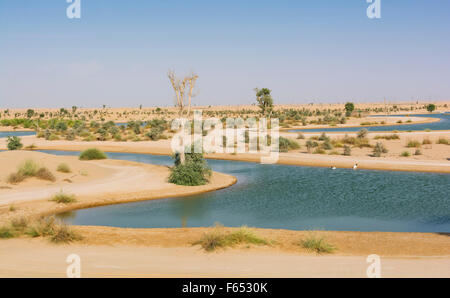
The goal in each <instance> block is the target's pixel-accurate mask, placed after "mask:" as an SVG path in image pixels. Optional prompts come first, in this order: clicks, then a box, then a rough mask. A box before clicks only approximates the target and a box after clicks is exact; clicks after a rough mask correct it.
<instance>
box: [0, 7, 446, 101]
mask: <svg viewBox="0 0 450 298" xmlns="http://www.w3.org/2000/svg"><path fill="white" fill-rule="evenodd" d="M68 6H69V4H68V3H66V0H39V1H36V0H0V108H4V107H6V108H28V107H54V108H60V107H71V106H73V105H76V106H78V107H101V106H102V105H103V104H105V105H107V106H108V107H125V106H126V107H133V106H136V107H137V106H139V105H141V104H142V105H143V106H145V107H147V106H159V107H164V106H171V105H173V102H174V95H173V90H171V87H170V84H169V81H168V79H167V75H166V74H167V71H168V70H169V69H174V70H175V71H176V73H177V74H178V75H179V76H183V75H185V74H188V73H189V72H191V71H194V72H196V73H197V74H198V75H199V80H198V84H197V90H196V97H195V99H194V103H195V104H196V105H230V104H233V105H236V104H251V103H253V102H255V93H254V91H253V90H254V88H256V87H259V88H269V89H271V90H272V95H273V97H274V100H275V103H283V104H296V103H297V104H304V103H326V102H345V101H354V102H375V101H383V100H384V98H386V100H387V101H389V102H394V101H411V100H414V101H416V100H419V101H421V102H432V101H439V100H450V38H449V37H450V1H448V0H381V19H369V18H368V17H367V15H366V10H367V7H368V6H369V4H368V3H367V2H366V0H341V1H339V0H277V1H275V0H272V1H269V0H228V1H219V0H127V1H125V0H81V18H80V19H69V18H68V17H67V15H66V9H67V7H68Z"/></svg>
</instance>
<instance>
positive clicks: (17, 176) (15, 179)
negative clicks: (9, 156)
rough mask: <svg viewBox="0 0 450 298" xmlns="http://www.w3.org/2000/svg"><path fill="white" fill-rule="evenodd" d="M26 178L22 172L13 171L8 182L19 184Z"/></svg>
mask: <svg viewBox="0 0 450 298" xmlns="http://www.w3.org/2000/svg"><path fill="white" fill-rule="evenodd" d="M25 178H26V177H25V176H24V175H22V174H21V173H12V174H10V175H9V176H8V179H7V182H8V183H9V184H17V183H20V182H22V181H23V180H25Z"/></svg>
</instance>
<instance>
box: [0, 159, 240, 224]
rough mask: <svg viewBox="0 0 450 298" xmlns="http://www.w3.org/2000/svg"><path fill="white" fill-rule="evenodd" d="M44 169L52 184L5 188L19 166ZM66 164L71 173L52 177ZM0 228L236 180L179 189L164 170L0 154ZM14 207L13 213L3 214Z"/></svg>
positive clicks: (216, 179)
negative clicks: (61, 200)
mask: <svg viewBox="0 0 450 298" xmlns="http://www.w3.org/2000/svg"><path fill="white" fill-rule="evenodd" d="M29 159H32V160H34V161H36V162H37V163H38V164H40V165H43V166H46V167H47V168H48V169H49V170H50V171H51V172H52V173H54V175H55V176H56V179H57V180H56V181H55V182H49V181H43V180H39V179H37V178H28V179H27V180H25V181H24V182H21V183H20V184H18V185H12V184H9V183H7V182H6V178H7V175H9V174H10V173H12V172H15V171H16V169H17V167H18V166H19V165H20V164H21V163H23V162H24V161H25V160H29ZM60 163H66V164H67V165H69V167H70V168H71V170H72V172H71V173H68V174H63V173H58V172H57V171H56V167H57V165H58V164H60ZM0 169H1V172H2V173H4V174H3V175H2V176H1V177H0V215H1V217H0V222H1V221H8V220H9V219H10V218H11V217H12V216H15V217H17V216H19V215H25V216H30V215H33V216H39V215H42V214H53V213H58V212H64V211H67V210H74V209H81V208H89V207H96V206H102V205H110V204H119V203H125V202H132V201H141V200H150V199H159V198H170V197H177V196H188V195H194V194H198V193H204V192H208V191H213V190H217V189H221V188H225V187H228V186H230V185H232V184H234V183H235V182H236V178H235V177H232V176H229V175H226V174H221V173H216V172H214V173H213V175H212V177H211V181H210V183H209V184H207V185H202V186H194V187H187V186H179V185H174V184H170V183H168V182H167V177H168V175H169V169H168V168H167V167H164V166H155V165H147V164H140V163H134V162H128V161H119V160H101V161H89V162H86V161H79V160H78V159H77V157H70V156H54V155H49V154H44V153H40V152H29V151H14V152H11V151H10V152H0ZM61 190H63V191H64V192H65V193H68V194H74V195H76V199H77V202H76V203H73V204H70V205H64V204H57V203H54V202H50V201H49V199H50V198H51V197H52V196H53V195H54V194H56V193H58V192H59V191H61ZM11 205H14V206H15V207H16V208H17V209H18V212H8V209H9V206H11Z"/></svg>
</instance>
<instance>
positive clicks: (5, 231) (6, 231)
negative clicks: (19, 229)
mask: <svg viewBox="0 0 450 298" xmlns="http://www.w3.org/2000/svg"><path fill="white" fill-rule="evenodd" d="M14 237H15V233H14V229H13V228H12V227H6V226H4V227H0V239H9V238H14Z"/></svg>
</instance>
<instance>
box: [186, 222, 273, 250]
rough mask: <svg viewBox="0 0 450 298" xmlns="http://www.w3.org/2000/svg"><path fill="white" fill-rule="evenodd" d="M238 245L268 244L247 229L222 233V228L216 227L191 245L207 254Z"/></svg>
mask: <svg viewBox="0 0 450 298" xmlns="http://www.w3.org/2000/svg"><path fill="white" fill-rule="evenodd" d="M239 244H256V245H268V244H269V242H268V241H267V240H265V239H262V238H260V237H258V236H256V235H255V234H254V233H253V232H252V231H251V230H249V229H248V228H247V227H242V228H240V229H239V230H237V231H233V232H228V233H227V232H224V231H222V228H220V227H216V228H215V229H214V230H213V231H212V232H209V233H205V234H204V235H203V236H202V238H200V240H198V241H196V242H194V243H193V245H200V246H201V247H202V248H203V249H204V250H205V251H208V252H211V251H214V250H216V249H217V248H225V247H232V246H235V245H239Z"/></svg>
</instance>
